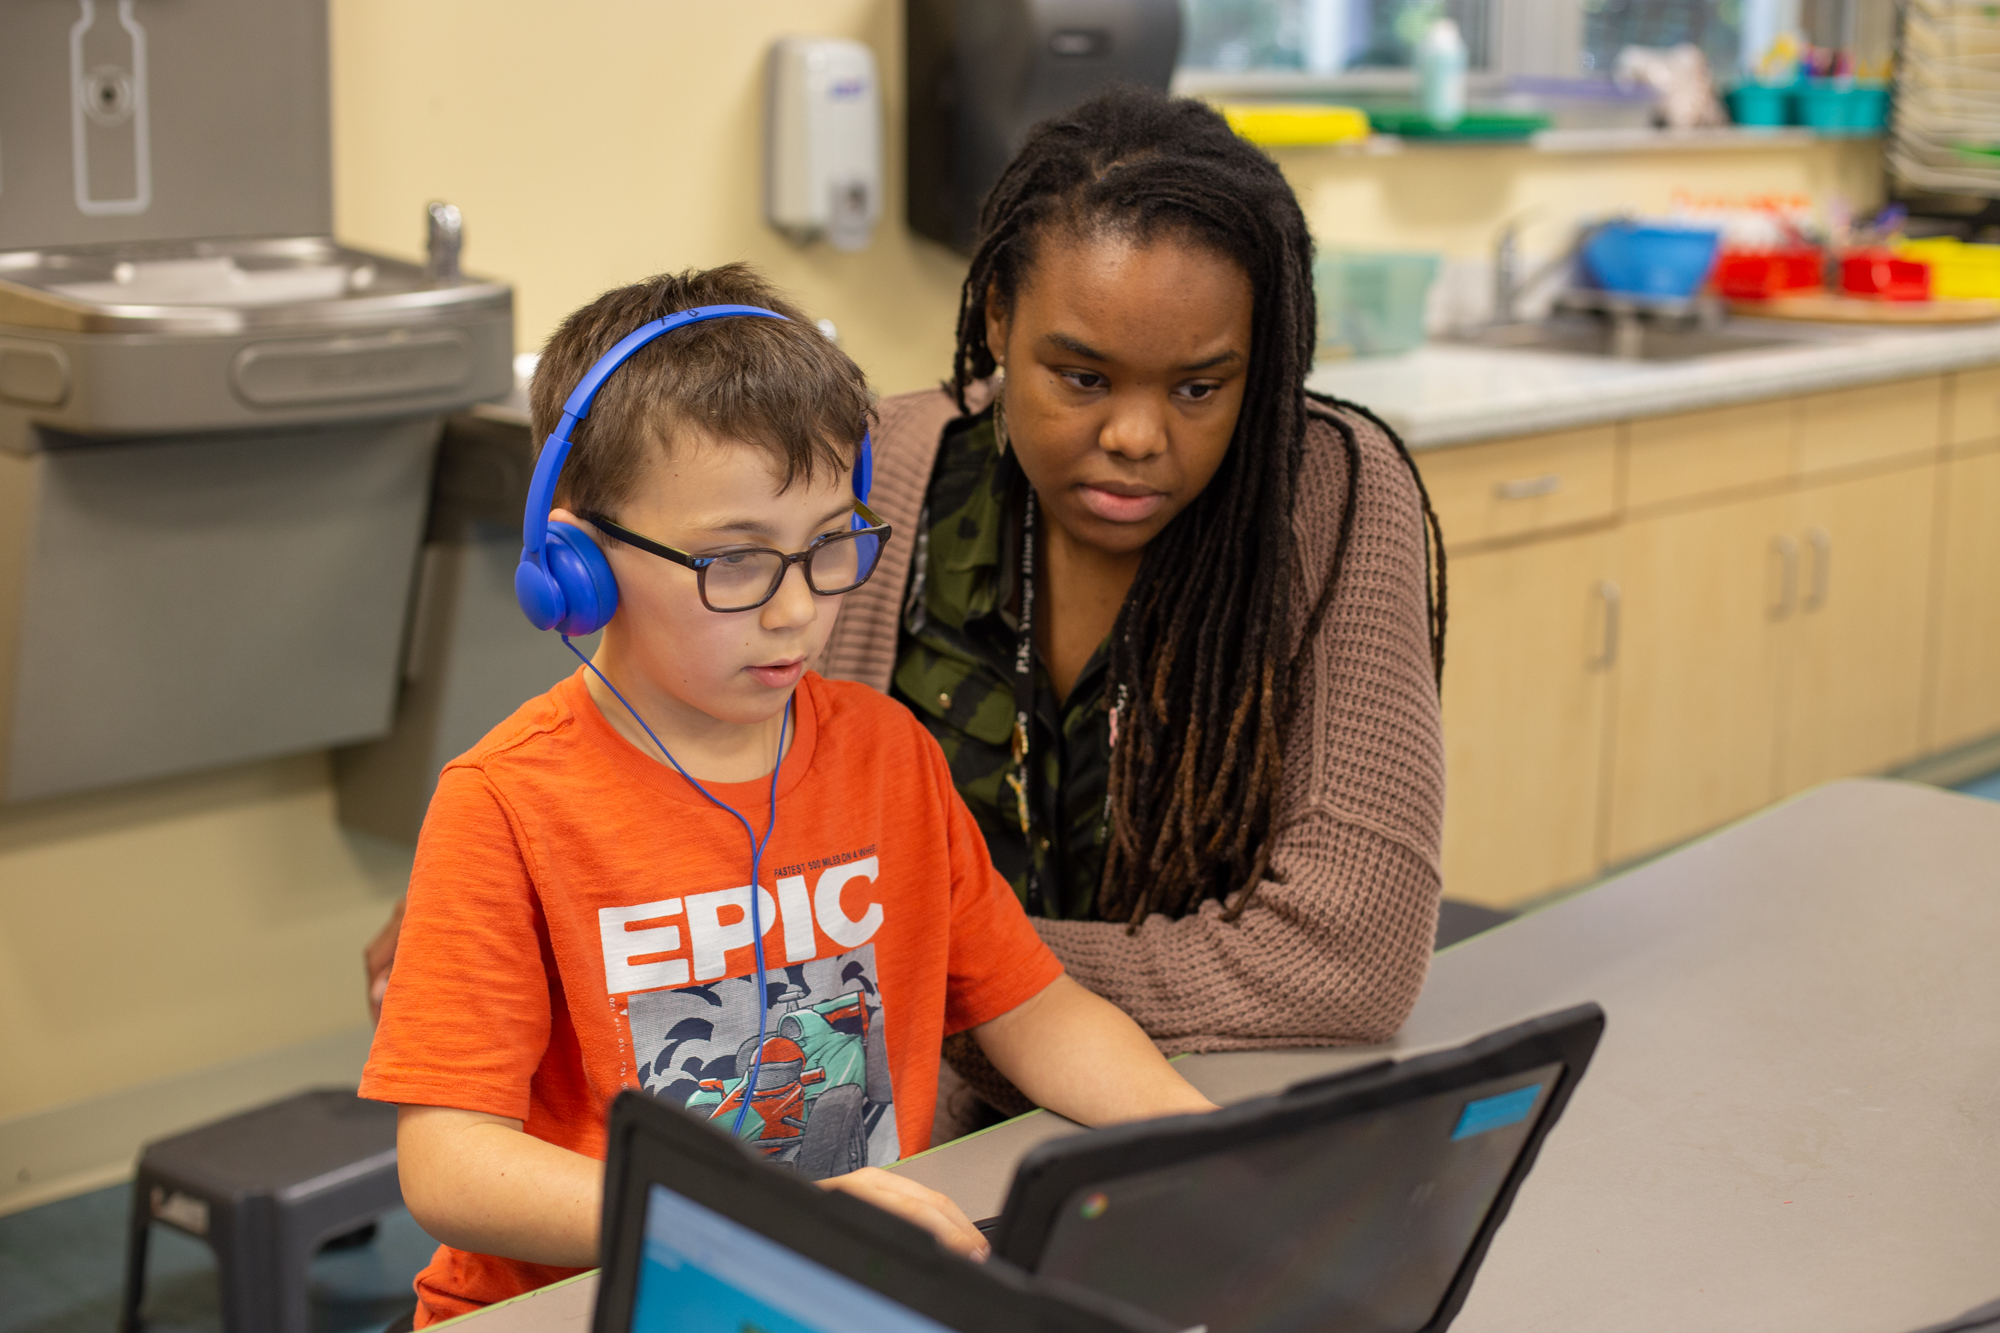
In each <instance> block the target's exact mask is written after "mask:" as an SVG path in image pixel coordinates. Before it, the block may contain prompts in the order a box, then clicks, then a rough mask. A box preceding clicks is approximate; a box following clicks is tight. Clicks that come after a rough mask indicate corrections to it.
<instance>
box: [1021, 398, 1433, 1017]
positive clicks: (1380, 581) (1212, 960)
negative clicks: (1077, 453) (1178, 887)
mask: <svg viewBox="0 0 2000 1333" xmlns="http://www.w3.org/2000/svg"><path fill="white" fill-rule="evenodd" d="M1350 445H1351V446H1352V447H1353V450H1354V454H1355V456H1356V457H1358V460H1359V472H1358V481H1357V485H1356V490H1355V509H1354V520H1353V530H1352V535H1351V537H1350V539H1349V545H1348V549H1347V552H1346V556H1345V560H1344V562H1343V565H1342V568H1341V572H1340V576H1339V582H1338V584H1337V585H1336V587H1335V590H1334V595H1333V601H1332V603H1331V604H1330V605H1329V607H1328V608H1327V613H1326V616H1325V618H1324V620H1323V621H1322V622H1321V624H1320V627H1319V631H1318V633H1317V634H1316V635H1315V636H1314V641H1313V643H1312V644H1311V645H1310V647H1309V651H1310V652H1311V654H1312V656H1311V659H1310V661H1309V663H1308V665H1307V666H1306V668H1305V674H1304V675H1303V676H1302V678H1301V689H1302V691H1303V692H1304V697H1303V698H1302V699H1301V701H1300V707H1299V710H1298V712H1297V713H1296V714H1295V716H1294V719H1293V721H1292V724H1291V727H1290V729H1289V730H1288V733H1287V735H1286V737H1285V770H1284V777H1283V785H1282V788H1281V791H1280V794H1279V798H1278V806H1277V811H1276V816H1275V820H1274V823H1275V826H1276V828H1275V833H1274V837H1275V843H1274V845H1273V847H1272V855H1271V869H1270V872H1269V874H1268V875H1267V877H1266V878H1265V880H1264V881H1263V882H1262V883H1261V884H1259V885H1258V887H1257V891H1256V893H1255V894H1254V895H1253V896H1252V897H1251V900H1250V904H1249V906H1248V907H1246V908H1245V910H1244V911H1243V913H1242V914H1241V915H1240V916H1239V917H1238V918H1237V919H1236V920H1235V921H1224V920H1223V919H1222V907H1221V904H1219V903H1217V902H1214V901H1210V902H1207V903H1205V904H1203V906H1202V908H1201V910H1199V911H1198V912H1195V913H1192V914H1190V915H1188V916H1185V917H1181V918H1178V919H1174V918H1169V917H1166V916H1164V915H1158V914H1156V915H1153V916H1151V917H1148V918H1147V919H1146V920H1145V921H1144V922H1142V923H1141V925H1140V927H1139V929H1138V930H1137V932H1135V933H1128V931H1127V928H1126V927H1125V926H1123V925H1119V924H1115V923H1108V922H1086V921H1054V920H1037V921H1036V923H1035V924H1036V928H1037V929H1038V930H1040V931H1041V933H1042V938H1043V939H1045V940H1047V941H1048V943H1049V946H1050V947H1051V948H1052V949H1053V950H1054V951H1055V953H1056V956H1057V957H1058V958H1060V959H1061V960H1062V962H1063V965H1064V966H1065V967H1066V968H1067V969H1068V970H1069V972H1070V974H1071V975H1072V976H1074V977H1075V978H1076V979H1077V980H1078V981H1079V982H1081V983H1082V984H1084V985H1085V986H1088V987H1089V988H1090V989H1092V990H1094V991H1096V992H1097V993H1098V994H1100V995H1102V996H1104V997H1105V998H1107V999H1109V1000H1111V1001H1112V1002H1114V1003H1115V1004H1117V1005H1118V1006H1119V1007H1120V1008H1122V1009H1124V1010H1125V1011H1126V1012H1127V1013H1129V1014H1131V1015H1132V1017H1133V1018H1135V1019H1137V1020H1138V1022H1139V1024H1140V1026H1141V1027H1143V1028H1145V1030H1146V1032H1147V1034H1148V1035H1150V1036H1151V1037H1152V1038H1153V1039H1154V1040H1155V1041H1156V1042H1157V1043H1159V1045H1160V1046H1161V1047H1162V1049H1164V1050H1166V1051H1167V1052H1168V1053H1169V1054H1174V1053H1178V1052H1182V1051H1214V1050H1231V1049H1255V1048H1269V1047H1274V1046H1320V1045H1332V1044H1336V1043H1342V1042H1376V1041H1382V1040H1385V1039H1387V1038H1388V1037H1389V1036H1390V1035H1392V1034H1393V1033H1394V1032H1395V1031H1396V1029H1397V1028H1399V1027H1401V1026H1402V1024H1403V1020H1404V1019H1405V1018H1407V1017H1408V1016H1409V1012H1410V1009H1411V1007H1412V1006H1413V1005H1414V1004H1415V1003H1416V999H1417V992H1418V991H1419V990H1420V989H1422V987H1423V982H1424V975H1425V972H1426V970H1427V968H1428V967H1429V962H1430V955H1431V949H1432V945H1433V942H1434V940H1435V937H1436V931H1437V909H1438V897H1439V892H1440V877H1439V869H1438V865H1439V862H1438V855H1439V844H1440V840H1441V837H1442V831H1443V822H1444V745H1443V735H1442V729H1441V724H1440V718H1439V712H1438V694H1437V686H1436V680H1435V676H1434V674H1433V667H1432V661H1431V648H1430V623H1429V612H1428V609H1427V608H1428V601H1427V598H1426V585H1427V580H1428V577H1429V575H1428V566H1427V564H1426V560H1425V533H1424V517H1423V510H1422V505H1421V502H1420V500H1419V497H1418V490H1417V485H1416V481H1415V478H1414V477H1413V476H1412V475H1411V472H1410V468H1409V466H1408V464H1407V463H1405V461H1404V460H1403V457H1402V456H1401V451H1400V449H1399V447H1398V445H1397V444H1396V443H1395V441H1394V440H1393V439H1391V438H1390V436H1389V435H1388V433H1387V431H1385V430H1384V429H1382V428H1381V427H1380V426H1378V425H1377V424H1376V423H1374V422H1373V421H1372V420H1370V419H1368V418H1367V417H1366V416H1364V415H1363V414H1361V413H1358V412H1354V411H1353V410H1352V409H1347V408H1339V409H1330V410H1322V409H1320V408H1318V407H1317V405H1315V408H1314V415H1313V418H1312V421H1311V423H1310V425H1309V427H1308V430H1307V434H1306V461H1305V463H1304V466H1303V467H1302V468H1301V471H1300V477H1299V489H1298V497H1297V500H1296V502H1295V509H1294V513H1293V520H1292V530H1293V535H1294V538H1295V540H1296V542H1297V555H1296V558H1297V560H1298V561H1299V568H1298V571H1297V577H1298V584H1297V586H1298V588H1299V595H1298V598H1297V605H1296V606H1295V608H1294V616H1295V621H1294V625H1293V633H1294V635H1296V634H1298V633H1300V632H1302V631H1303V628H1304V620H1305V616H1306V613H1307V611H1308V609H1309V608H1310V607H1311V606H1312V604H1313V602H1314V601H1315V600H1316V598H1317V596H1318V592H1319V590H1320V588H1321V587H1323V586H1324V581H1325V578H1326V575H1327V572H1328V570H1329V569H1330V567H1331V565H1332V562H1333V558H1334V550H1335V547H1336V545H1337V543H1338V537H1339V526H1340V515H1341V512H1342V509H1343V507H1344V501H1345V497H1346V487H1347V475H1348V457H1349V452H1348V451H1349V446H1350Z"/></svg>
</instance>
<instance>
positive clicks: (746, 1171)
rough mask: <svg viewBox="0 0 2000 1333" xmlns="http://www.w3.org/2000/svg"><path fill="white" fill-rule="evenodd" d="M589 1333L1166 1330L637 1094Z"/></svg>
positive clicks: (615, 1152) (622, 1134)
mask: <svg viewBox="0 0 2000 1333" xmlns="http://www.w3.org/2000/svg"><path fill="white" fill-rule="evenodd" d="M605 1168H606V1169H605V1197H604V1220H603V1228H604V1230H603V1234H604V1237H605V1246H604V1269H603V1274H602V1276H601V1277H600V1278H599V1282H598V1288H597V1308H596V1314H595V1319H594V1322H593V1323H592V1329H593V1330H594V1333H745V1331H746V1330H757V1331H758V1333H945V1331H947V1330H950V1331H953V1333H1172V1330H1170V1329H1168V1328H1167V1326H1166V1325H1164V1324H1161V1323H1160V1322H1159V1321H1157V1320H1156V1319H1154V1318H1152V1317H1151V1316H1149V1315H1146V1314H1144V1313H1142V1312H1140V1311H1137V1310H1133V1309H1130V1308H1128V1307H1125V1306H1123V1305H1121V1304H1120V1303H1119V1302H1117V1301H1115V1300H1111V1299H1108V1298H1106V1297H1102V1296H1098V1295H1096V1294H1094V1293H1092V1292H1089V1291H1083V1290H1066V1289H1065V1284H1063V1283H1061V1282H1060V1281H1059V1280H1057V1281H1052V1280H1047V1279H1041V1278H1035V1277H1032V1276H1030V1275H1028V1274H1026V1273H1023V1272H1021V1271H1020V1270H1019V1269H1017V1268H1015V1267H1013V1266H1011V1265H1008V1264H1004V1263H993V1264H975V1263H972V1262H970V1261H968V1260H964V1259H960V1258H958V1257H957V1256H955V1255H952V1254H949V1253H947V1252H946V1251H945V1250H944V1249H942V1248H941V1247H940V1246H939V1245H938V1244H937V1242H936V1241H934V1240H933V1239H932V1238H931V1236H930V1233H928V1232H926V1231H922V1230H919V1229H918V1228H916V1227H914V1226H911V1225H910V1224H909V1223H906V1222H904V1221H902V1220H901V1219H900V1218H897V1217H893V1216H891V1215H890V1214H888V1213H885V1212H882V1211H881V1210H880V1209H877V1208H875V1207H873V1206H872V1205H869V1204H866V1203H863V1202H862V1201H861V1200H859V1199H854V1198H850V1197H848V1196H847V1195H845V1194H840V1193H837V1192H834V1191H831V1190H822V1189H819V1188H817V1187H816V1186H813V1185H810V1184H807V1183H806V1182H805V1181H803V1180H801V1179H799V1178H798V1177H797V1176H795V1175H793V1174H792V1173H790V1172H789V1171H786V1170H784V1169H782V1168H779V1167H776V1166H773V1165H771V1164H770V1163H769V1162H766V1161H764V1160H763V1159H762V1158H760V1157H759V1156H757V1155H756V1154H755V1153H753V1152H752V1151H751V1150H749V1149H748V1148H746V1147H744V1146H742V1144H741V1143H739V1141H737V1140H736V1139H734V1138H733V1137H729V1136H726V1135H722V1134H718V1133H717V1132H716V1131H715V1129H714V1127H713V1126H711V1125H710V1124H708V1123H707V1122H705V1121H702V1120H699V1119H697V1118H695V1117H694V1116H691V1115H689V1114H688V1113H687V1112H686V1111H684V1110H682V1109H680V1108H679V1107H676V1106H673V1105H670V1104H668V1103H664V1102H661V1101H659V1100H657V1099H656V1098H653V1097H651V1096H648V1095H646V1094H645V1093H641V1092H629V1091H628V1092H624V1093H621V1094H619V1096H618V1099H617V1100H616V1101H615V1102H613V1103H612V1107H611V1125H610V1145H609V1154H608V1160H607V1161H606V1164H605Z"/></svg>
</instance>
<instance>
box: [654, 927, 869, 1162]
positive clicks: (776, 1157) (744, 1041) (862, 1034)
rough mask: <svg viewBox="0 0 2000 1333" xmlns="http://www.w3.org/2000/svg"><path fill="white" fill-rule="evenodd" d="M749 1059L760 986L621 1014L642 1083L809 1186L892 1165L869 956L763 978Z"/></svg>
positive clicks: (659, 999)
mask: <svg viewBox="0 0 2000 1333" xmlns="http://www.w3.org/2000/svg"><path fill="white" fill-rule="evenodd" d="M767 980H768V988H767V991H766V994H765V996H764V1002H765V1019H764V1047H763V1050H764V1058H763V1063H762V1065H761V1066H760V1067H759V1068H758V1071H757V1082H756V1086H754V1087H749V1088H746V1087H745V1079H746V1076H747V1075H748V1074H749V1072H750V1068H751V1064H752V1061H753V1059H754V1057H755V1056H756V1053H757V998H758V997H757V979H756V978H755V977H754V976H747V977H729V978H725V979H723V980H719V981H712V982H708V983H706V984H704V985H698V986H684V987H681V988H680V989H678V990H663V991H648V992H645V993H643V994H639V995H634V996H632V998H631V1001H630V1003H629V1006H628V1007H627V1010H626V1017H627V1021H628V1023H629V1024H630V1026H631V1031H632V1053H633V1058H634V1059H635V1060H637V1061H639V1068H638V1076H639V1083H640V1085H641V1086H642V1087H644V1088H645V1089H646V1090H647V1091H648V1092H650V1093H652V1094H653V1095H654V1096H656V1097H661V1098H664V1099H665V1100H667V1101H670V1102H675V1103H677V1104H679V1105H681V1106H685V1107H686V1108H687V1109H688V1110H690V1111H694V1112H696V1113H698V1114H701V1115H706V1116H708V1117H710V1118H711V1119H714V1120H719V1121H722V1122H724V1123H733V1122H734V1121H735V1120H736V1115H737V1112H738V1111H739V1110H740V1109H742V1107H743V1103H744V1099H745V1098H746V1097H747V1098H748V1099H749V1103H750V1105H749V1109H748V1110H747V1111H746V1112H744V1115H743V1119H742V1124H741V1126H740V1127H739V1128H738V1130H737V1133H738V1134H740V1135H741V1136H742V1137H743V1138H744V1139H746V1140H748V1141H749V1142H750V1143H751V1145H752V1146H754V1147H755V1148H756V1149H757V1150H758V1151H759V1152H761V1153H763V1154H764V1155H765V1156H766V1157H767V1158H769V1159H771V1160H772V1161H775V1162H780V1163H783V1164H784V1165H786V1166H789V1167H791V1168H793V1169H794V1170H796V1171H797V1172H799V1174H801V1175H803V1176H805V1177H806V1178H807V1179H809V1180H823V1179H825V1178H826V1177H828V1176H837V1175H844V1174H845V1173H847V1172H849V1171H854V1170H858V1169H859V1168H861V1167H864V1166H886V1165H887V1164H889V1163H890V1162H893V1161H895V1160H896V1156H897V1151H898V1149H897V1142H896V1104H895V1093H894V1089H893V1088H892V1087H891V1085H890V1079H889V1052H888V1043H887V1033H886V1031H885V1029H884V1026H883V1012H882V1000H881V994H880V991H879V990H878V988H877V986H876V982H875V948H874V946H873V945H863V946H862V947H861V948H859V949H853V950H850V951H849V952H847V953H843V954H838V955H836V956H834V957H832V958H820V959H815V960H814V961H812V962H810V963H795V964H793V965H791V966H789V967H785V968H772V969H771V970H770V971H769V972H768V973H767Z"/></svg>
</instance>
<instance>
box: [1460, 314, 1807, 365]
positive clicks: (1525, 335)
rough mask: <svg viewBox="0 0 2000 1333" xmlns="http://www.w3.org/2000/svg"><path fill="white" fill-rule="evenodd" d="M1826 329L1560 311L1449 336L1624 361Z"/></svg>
mask: <svg viewBox="0 0 2000 1333" xmlns="http://www.w3.org/2000/svg"><path fill="white" fill-rule="evenodd" d="M1823 337H1824V335H1823V334H1819V333H1817V332H1814V333H1807V332H1805V331H1803V330H1801V331H1799V332H1797V333H1794V332H1792V331H1791V330H1789V329H1785V330H1782V331H1781V330H1778V329H1773V328H1771V327H1769V326H1768V325H1759V326H1755V327H1751V328H1743V327H1739V326H1735V325H1732V324H1723V325H1722V326H1721V327H1719V328H1704V327H1701V326H1699V325H1696V326H1692V327H1676V326H1672V325H1663V324H1656V323H1650V322H1642V321H1639V320H1626V319H1617V320H1613V319H1601V318H1593V317H1588V316H1581V317H1579V316H1563V315H1558V316H1555V317H1553V318H1550V319H1545V320H1539V321H1536V322H1533V323H1525V322H1524V323H1518V324H1491V325H1487V326H1486V327H1484V328H1479V329H1472V330H1468V331H1466V332H1463V333H1459V334H1455V335H1453V336H1452V337H1451V338H1449V339H1448V341H1451V342H1456V343H1465V344H1470V345H1472V346H1476V347H1508V348H1518V349H1520V350H1522V351H1528V352H1559V353H1565V354H1568V355H1570V356H1595V357H1606V358H1611V359H1615V360H1621V361H1693V360H1697V359H1699V358H1702V357H1710V356H1726V355H1728V354H1729V353H1732V352H1748V351H1754V350H1756V349H1758V348H1762V347H1789V346H1796V345H1798V344H1800V343H1807V342H1815V341H1820V340H1822V339H1823Z"/></svg>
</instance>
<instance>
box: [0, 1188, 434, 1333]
mask: <svg viewBox="0 0 2000 1333" xmlns="http://www.w3.org/2000/svg"><path fill="white" fill-rule="evenodd" d="M131 1198H132V1190H131V1187H130V1186H129V1185H118V1186H114V1187H112V1188H110V1189H102V1190H96V1191H94V1192H92V1193H90V1194H83V1195H79V1196H77V1197H76V1198H74V1199H64V1200H63V1201H62V1202H60V1203H51V1204H46V1205H44V1206H43V1207H40V1208H30V1209H28V1210H27V1211H26V1212H20V1213H15V1214H13V1215H12V1216H10V1217H0V1333H111V1331H112V1330H113V1329H115V1328H116V1327H117V1325H118V1298H119V1293H120V1291H121V1290H122V1289H123V1285H124V1275H125V1250H124V1245H125V1212H126V1208H127V1206H128V1205H129V1204H130V1202H131ZM436 1248H437V1242H436V1241H433V1240H432V1239H431V1238H430V1237H429V1236H426V1235H425V1234H424V1233H423V1232H422V1231H421V1230H419V1229H418V1227H417V1224H416V1223H415V1222H414V1221H412V1220H411V1218H410V1215H409V1213H408V1212H406V1211H404V1210H403V1209H401V1208H398V1209H397V1210H396V1211H395V1212H393V1213H391V1214H390V1215H389V1216H387V1217H385V1218H383V1219H382V1223H381V1226H380V1227H379V1229H378V1231H377V1234H376V1237H375V1240H374V1241H373V1242H372V1243H370V1244H368V1245H363V1246H358V1247H356V1248H353V1249H346V1250H328V1251H325V1252H323V1253H322V1254H321V1255H320V1257H319V1258H318V1259H317V1260H315V1261H314V1263H313V1276H312V1286H313V1298H314V1299H313V1328H314V1330H315V1333H375V1331H376V1330H379V1329H381V1328H382V1327H383V1326H385V1325H386V1324H388V1323H389V1322H390V1321H391V1320H393V1319H395V1318H396V1317H397V1316H399V1315H401V1314H403V1313H404V1312H406V1311H407V1310H409V1309H410V1307H411V1306H413V1305H415V1304H416V1297H415V1296H413V1295H412V1294H411V1292H410V1282H411V1280H412V1279H413V1278H415V1277H416V1275H417V1270H419V1269H421V1268H422V1267H423V1266H424V1265H425V1264H427V1263H429V1262H430V1257H431V1251H433V1250H435V1249H436ZM142 1313H143V1314H144V1316H145V1319H146V1327H147V1329H148V1330H149V1333H220V1330H221V1328H222V1318H221V1315H220V1313H219V1310H218V1305H217V1300H216V1283H215V1261H214V1259H213V1258H212V1257H211V1256H210V1254H209V1251H208V1247H207V1246H206V1245H203V1244H202V1243H201V1242H200V1241H198V1240H194V1239H192V1238H190V1237H188V1236H184V1235H181V1234H180V1233H179V1232H177V1231H173V1230H172V1229H170V1228H167V1227H162V1226H156V1227H154V1228H153V1240H152V1254H151V1256H150V1258H149V1261H148V1263H147V1277H146V1304H145V1306H144V1307H143V1310H142Z"/></svg>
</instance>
